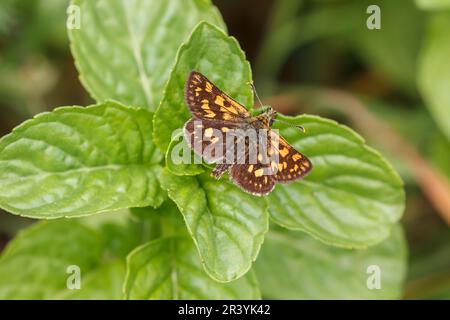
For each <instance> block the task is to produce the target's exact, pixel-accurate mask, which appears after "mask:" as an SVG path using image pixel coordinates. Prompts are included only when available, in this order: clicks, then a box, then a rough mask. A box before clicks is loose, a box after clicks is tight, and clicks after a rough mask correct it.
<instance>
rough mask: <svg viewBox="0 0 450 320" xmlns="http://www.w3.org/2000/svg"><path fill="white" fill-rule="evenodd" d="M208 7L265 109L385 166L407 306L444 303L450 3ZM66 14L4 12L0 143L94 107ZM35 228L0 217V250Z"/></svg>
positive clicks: (284, 0)
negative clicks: (346, 137)
mask: <svg viewBox="0 0 450 320" xmlns="http://www.w3.org/2000/svg"><path fill="white" fill-rule="evenodd" d="M213 2H214V3H215V5H217V6H218V8H219V9H220V11H221V13H222V15H223V16H224V19H225V21H226V23H227V25H228V29H229V33H230V34H231V35H233V36H235V37H236V38H237V39H238V40H239V42H240V44H241V46H242V48H243V49H244V51H245V52H246V54H247V57H248V59H249V60H250V62H251V64H252V67H253V73H254V81H255V84H256V87H257V89H258V91H259V95H260V96H261V98H262V99H263V101H264V102H269V103H270V104H272V105H273V106H274V108H275V109H277V110H279V111H281V112H283V113H286V114H298V113H311V114H319V115H323V116H326V117H329V118H334V119H336V120H338V121H340V122H342V123H345V124H347V125H349V126H351V127H352V128H354V129H355V130H356V131H358V132H359V133H360V134H361V135H362V136H364V137H365V138H366V139H367V141H368V143H369V144H370V145H372V146H374V147H375V148H377V149H378V150H380V151H381V152H382V153H383V154H384V155H385V156H386V157H387V158H388V159H389V160H390V161H391V162H392V164H393V165H394V166H395V167H396V169H397V170H398V171H399V172H400V174H401V175H402V178H403V180H404V181H405V188H406V194H407V203H406V211H405V214H404V217H403V224H404V226H405V229H406V232H407V237H408V244H409V267H408V279H407V283H406V286H405V292H404V297H405V298H416V299H417V298H450V230H449V224H450V187H449V177H450V142H449V141H450V135H449V132H450V121H447V119H450V116H449V114H450V97H449V95H450V42H449V40H450V38H449V37H448V34H449V30H450V13H449V12H450V2H448V3H447V2H446V1H433V0H418V1H413V0H384V1H376V0H373V1H365V0H358V1H348V0H303V1H301V0H244V1H241V0H214V1H213ZM370 4H377V5H378V6H379V7H380V8H381V30H368V28H367V27H366V20H367V18H368V17H369V14H367V13H366V8H367V6H368V5H370ZM67 5H68V1H66V0H16V1H13V0H2V1H1V2H0V134H1V135H4V134H7V133H8V132H10V131H11V129H12V128H13V127H15V126H16V125H18V124H19V123H21V122H22V121H24V120H26V119H28V118H30V117H32V116H33V115H35V114H37V113H39V112H43V111H47V110H51V109H53V108H54V107H57V106H63V105H74V104H77V105H88V104H90V103H91V102H93V101H92V99H91V98H90V97H89V96H88V94H87V93H86V91H85V90H84V89H83V88H82V86H81V84H80V82H79V80H78V74H77V71H76V69H75V66H74V63H73V58H72V56H71V54H70V50H69V42H68V38H67V34H66V29H65V20H66V8H67ZM437 86H440V87H437ZM435 88H437V89H436V90H437V91H436V90H434V89H435ZM439 88H440V89H439ZM446 88H448V92H449V94H447V95H445V93H446V92H447V91H446V90H447V89H446ZM436 97H443V98H444V99H443V100H440V99H438V104H436ZM445 97H447V99H448V100H447V101H445ZM31 223H33V220H30V219H25V218H20V217H17V216H13V215H10V214H7V213H3V212H2V213H1V214H0V250H1V249H2V248H3V247H4V246H5V245H6V243H7V242H8V241H9V240H10V239H11V238H12V237H14V235H15V234H16V233H17V231H18V230H20V229H22V228H24V227H25V226H27V225H29V224H31Z"/></svg>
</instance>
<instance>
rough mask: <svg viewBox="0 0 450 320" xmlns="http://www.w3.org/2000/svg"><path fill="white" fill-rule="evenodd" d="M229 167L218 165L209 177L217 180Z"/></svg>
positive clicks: (227, 165)
mask: <svg viewBox="0 0 450 320" xmlns="http://www.w3.org/2000/svg"><path fill="white" fill-rule="evenodd" d="M230 167H231V164H227V163H223V164H218V165H217V166H216V167H215V168H214V170H213V171H212V173H211V175H212V176H213V177H214V178H216V179H219V178H220V177H221V176H222V174H223V173H224V172H225V171H228V169H229V168H230Z"/></svg>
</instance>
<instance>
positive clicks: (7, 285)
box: [0, 220, 125, 299]
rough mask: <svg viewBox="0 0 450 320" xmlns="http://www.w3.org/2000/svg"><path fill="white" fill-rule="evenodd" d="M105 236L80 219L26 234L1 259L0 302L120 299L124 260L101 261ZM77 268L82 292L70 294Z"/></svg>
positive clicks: (40, 225) (43, 226)
mask: <svg viewBox="0 0 450 320" xmlns="http://www.w3.org/2000/svg"><path fill="white" fill-rule="evenodd" d="M107 242H108V240H107V239H105V238H104V236H103V235H102V234H101V233H99V232H97V231H95V230H94V229H92V228H89V227H87V226H85V225H83V224H81V223H79V222H77V221H75V220H55V221H43V222H39V223H37V224H36V225H34V226H32V227H30V228H29V229H26V230H25V231H23V232H21V233H20V234H19V235H18V236H17V237H16V238H15V239H14V240H12V242H11V243H10V244H9V245H8V246H7V248H6V249H5V251H4V252H3V254H2V256H1V257H0V299H62V298H66V299H67V298H80V299H90V298H97V299H120V298H122V288H121V283H122V281H123V279H124V276H125V268H124V264H123V262H122V261H118V260H111V261H105V262H102V259H101V257H102V255H103V254H104V252H105V251H104V250H105V246H106V243H107ZM69 266H78V267H79V270H80V276H81V289H79V290H77V289H68V288H67V280H68V278H69V277H70V276H71V274H70V273H67V270H68V267H69Z"/></svg>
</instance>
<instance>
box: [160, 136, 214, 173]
mask: <svg viewBox="0 0 450 320" xmlns="http://www.w3.org/2000/svg"><path fill="white" fill-rule="evenodd" d="M201 163H202V159H201V158H200V157H199V156H198V155H196V154H195V153H194V152H192V150H191V148H190V147H189V146H188V145H187V143H186V141H185V140H184V135H183V132H180V133H179V134H177V135H176V136H175V137H174V138H173V139H172V141H170V145H169V149H168V150H167V153H166V167H167V169H168V170H169V171H170V173H173V174H174V175H177V176H195V175H197V174H200V173H203V172H205V169H204V168H203V166H201V165H200V164H201Z"/></svg>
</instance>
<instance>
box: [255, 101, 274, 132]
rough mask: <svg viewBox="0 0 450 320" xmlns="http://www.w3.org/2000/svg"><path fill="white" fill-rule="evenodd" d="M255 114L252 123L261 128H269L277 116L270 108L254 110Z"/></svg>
mask: <svg viewBox="0 0 450 320" xmlns="http://www.w3.org/2000/svg"><path fill="white" fill-rule="evenodd" d="M255 113H256V115H255V116H254V118H253V121H252V122H253V123H254V124H255V125H257V127H261V128H269V127H270V126H271V125H272V124H273V122H274V121H275V118H276V116H277V112H276V111H275V110H274V109H273V108H272V107H271V106H263V107H261V108H259V109H257V110H255Z"/></svg>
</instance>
